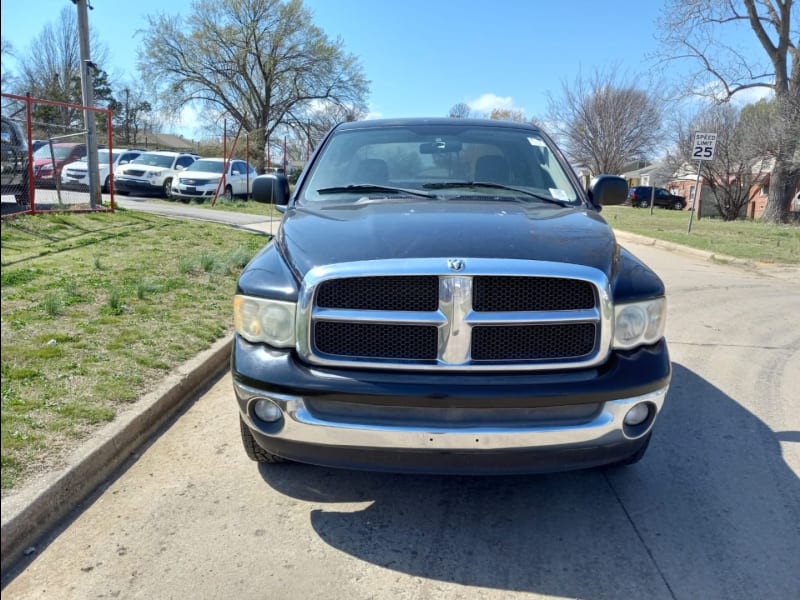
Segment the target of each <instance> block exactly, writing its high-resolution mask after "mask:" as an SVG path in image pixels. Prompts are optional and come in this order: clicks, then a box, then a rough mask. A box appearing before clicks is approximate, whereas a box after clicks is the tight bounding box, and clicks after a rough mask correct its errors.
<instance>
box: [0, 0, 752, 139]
mask: <svg viewBox="0 0 800 600" xmlns="http://www.w3.org/2000/svg"><path fill="white" fill-rule="evenodd" d="M304 3H305V5H306V7H307V8H309V9H310V10H311V11H312V12H313V14H314V23H315V24H316V25H317V26H319V27H320V28H321V29H322V30H323V31H325V32H326V34H327V35H328V36H329V37H331V38H335V37H337V36H338V37H341V39H342V41H343V43H344V47H345V49H346V50H347V51H348V52H350V53H352V54H355V55H357V56H358V57H359V58H360V60H361V64H362V66H363V68H364V71H365V74H366V76H367V78H368V79H369V80H370V81H371V92H370V96H369V108H370V114H371V116H374V117H379V116H380V117H402V116H445V115H446V114H447V112H448V110H449V109H450V107H452V106H453V105H454V104H456V103H458V102H466V103H468V104H470V106H471V107H472V108H473V109H474V110H476V111H478V112H489V111H490V110H491V109H492V108H511V109H517V110H521V111H523V112H524V113H525V114H526V115H527V116H528V117H539V118H543V117H544V116H545V113H546V111H547V102H548V93H550V94H553V95H555V96H558V94H559V92H560V89H561V86H562V82H563V81H567V82H572V81H574V80H575V78H576V76H578V74H579V73H580V72H583V73H584V74H587V75H588V74H590V73H591V72H592V71H593V70H595V69H598V68H599V69H605V68H608V67H610V66H612V65H617V66H618V67H619V68H620V70H621V71H622V72H623V73H624V74H627V75H629V76H631V77H636V78H638V79H639V80H640V81H642V82H646V85H651V84H649V82H648V80H649V79H650V78H652V79H653V80H654V81H656V83H655V85H661V86H667V85H670V83H671V81H672V80H674V79H675V78H677V76H678V71H677V68H678V66H677V65H674V64H673V65H672V66H670V67H668V68H665V67H664V66H663V65H662V66H657V65H656V64H655V63H654V61H653V60H651V59H648V58H647V55H648V53H651V52H653V51H654V50H656V48H657V41H656V27H657V19H658V16H659V14H660V11H661V9H662V6H663V4H664V3H663V2H662V1H661V0H560V1H559V0H556V1H552V0H481V1H478V0H399V1H398V0H392V1H390V0H305V2H304ZM90 4H91V5H92V6H94V10H91V11H89V26H90V29H92V30H93V31H94V32H96V33H97V34H98V35H99V37H100V39H101V40H102V41H103V42H105V44H106V45H107V46H108V49H109V54H110V63H111V64H109V65H101V66H102V67H103V68H104V69H105V70H106V71H108V72H109V73H110V74H112V76H114V75H115V76H118V77H125V76H128V77H132V76H134V75H135V64H136V53H137V48H138V46H139V43H140V38H139V37H138V36H137V35H136V31H137V30H138V29H141V28H144V27H145V26H146V21H145V15H148V14H151V15H154V14H159V13H165V14H168V15H177V14H183V15H185V14H187V13H188V12H189V11H190V10H191V4H192V3H191V1H190V0H170V1H169V2H164V0H122V1H121V0H90ZM1 5H2V19H0V24H1V27H2V35H3V38H4V39H6V40H7V41H10V42H11V43H12V44H13V46H14V48H15V49H16V50H17V51H18V52H20V53H25V52H27V51H28V49H29V47H30V42H31V40H32V39H33V38H34V37H36V36H38V35H39V34H40V33H41V31H42V29H43V28H44V26H45V25H46V24H47V23H48V22H54V20H55V19H57V18H58V15H59V13H60V11H61V9H62V8H63V7H64V6H70V7H73V4H72V2H71V1H70V0H28V1H27V2H21V1H20V0H1ZM33 6H35V9H34V10H32V7H33ZM165 6H166V7H167V8H165ZM752 35H753V34H752V33H750V36H751V37H752ZM745 41H746V42H748V43H749V42H750V40H745ZM753 48H754V51H758V50H759V49H758V47H757V46H753ZM11 64H12V65H13V63H11ZM687 66H688V65H687ZM12 70H13V67H12ZM191 121H192V117H191V114H189V113H187V115H186V119H185V122H184V123H183V124H182V127H179V128H178V129H179V130H181V131H182V132H183V133H187V134H188V135H189V136H190V137H193V135H192V134H193V132H192V130H191V127H192V123H191Z"/></svg>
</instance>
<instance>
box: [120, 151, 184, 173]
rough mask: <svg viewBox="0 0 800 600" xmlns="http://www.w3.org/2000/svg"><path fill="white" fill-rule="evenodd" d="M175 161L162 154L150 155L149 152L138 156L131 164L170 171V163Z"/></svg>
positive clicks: (173, 158) (172, 157)
mask: <svg viewBox="0 0 800 600" xmlns="http://www.w3.org/2000/svg"><path fill="white" fill-rule="evenodd" d="M174 160H175V157H174V156H169V155H164V154H151V153H149V152H145V153H144V154H140V155H139V158H136V159H134V160H133V162H132V163H131V164H134V163H135V164H137V165H147V166H149V167H163V168H165V169H171V168H172V163H173V161H174Z"/></svg>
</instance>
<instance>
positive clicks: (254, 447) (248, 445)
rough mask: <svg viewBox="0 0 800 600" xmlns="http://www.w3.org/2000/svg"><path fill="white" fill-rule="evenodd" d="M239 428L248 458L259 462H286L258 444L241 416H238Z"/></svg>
mask: <svg viewBox="0 0 800 600" xmlns="http://www.w3.org/2000/svg"><path fill="white" fill-rule="evenodd" d="M239 428H240V429H241V432H242V445H243V446H244V451H245V453H247V456H248V458H249V459H250V460H254V461H255V462H259V463H272V464H274V463H283V462H287V461H286V459H285V458H283V457H281V456H278V455H277V454H272V452H267V451H266V450H264V449H263V448H262V447H261V446H259V445H258V442H256V439H255V438H254V437H253V433H252V432H251V431H250V428H249V427H248V426H247V424H246V423H245V422H244V419H242V417H241V416H240V417H239Z"/></svg>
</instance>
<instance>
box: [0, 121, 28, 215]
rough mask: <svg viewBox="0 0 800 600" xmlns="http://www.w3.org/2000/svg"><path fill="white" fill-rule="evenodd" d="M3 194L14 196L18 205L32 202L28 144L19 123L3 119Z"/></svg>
mask: <svg viewBox="0 0 800 600" xmlns="http://www.w3.org/2000/svg"><path fill="white" fill-rule="evenodd" d="M0 146H1V149H0V153H1V154H2V156H1V159H2V174H1V175H0V182H1V183H2V194H3V195H5V194H9V195H10V194H14V199H15V200H16V201H17V204H20V205H27V204H28V203H29V202H30V195H29V190H30V181H29V175H28V143H27V139H26V137H25V134H24V133H23V131H22V127H20V125H19V123H17V122H16V121H12V120H11V119H9V118H7V117H2V142H1V143H0Z"/></svg>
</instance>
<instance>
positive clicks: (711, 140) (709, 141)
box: [692, 132, 717, 160]
mask: <svg viewBox="0 0 800 600" xmlns="http://www.w3.org/2000/svg"><path fill="white" fill-rule="evenodd" d="M716 145H717V134H716V133H699V132H696V133H695V134H694V148H692V158H693V159H694V160H711V159H713V158H714V148H715V147H716Z"/></svg>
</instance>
